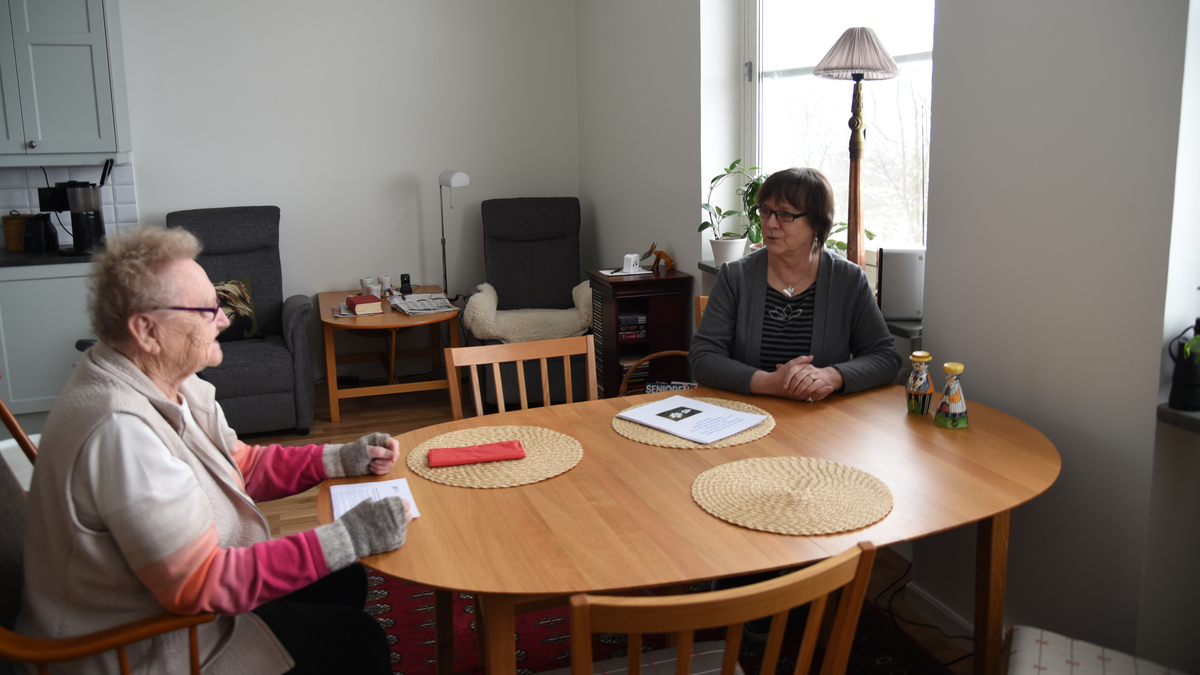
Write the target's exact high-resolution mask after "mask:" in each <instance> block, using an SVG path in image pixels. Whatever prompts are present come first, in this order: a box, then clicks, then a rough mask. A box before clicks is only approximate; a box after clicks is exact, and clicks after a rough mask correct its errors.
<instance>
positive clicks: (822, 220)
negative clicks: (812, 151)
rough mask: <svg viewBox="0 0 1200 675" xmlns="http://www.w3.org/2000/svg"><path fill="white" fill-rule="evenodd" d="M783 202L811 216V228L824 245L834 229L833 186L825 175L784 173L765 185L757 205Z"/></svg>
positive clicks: (813, 171)
mask: <svg viewBox="0 0 1200 675" xmlns="http://www.w3.org/2000/svg"><path fill="white" fill-rule="evenodd" d="M770 199H781V200H783V201H786V202H787V203H789V204H791V205H792V206H794V207H796V208H797V209H800V210H801V211H803V212H804V213H805V214H807V216H808V224H809V226H811V227H812V229H813V231H814V232H815V233H816V235H817V241H818V242H819V243H820V245H822V246H824V245H825V240H826V239H828V238H829V231H830V230H832V229H833V186H831V185H830V184H829V179H828V178H826V177H825V174H823V173H821V172H820V171H817V170H816V169H797V168H795V167H793V168H791V169H783V170H782V171H776V172H775V173H773V174H771V175H770V176H768V177H767V180H765V181H763V184H762V187H761V188H759V189H758V203H759V204H760V205H761V204H762V203H763V202H765V201H767V200H770Z"/></svg>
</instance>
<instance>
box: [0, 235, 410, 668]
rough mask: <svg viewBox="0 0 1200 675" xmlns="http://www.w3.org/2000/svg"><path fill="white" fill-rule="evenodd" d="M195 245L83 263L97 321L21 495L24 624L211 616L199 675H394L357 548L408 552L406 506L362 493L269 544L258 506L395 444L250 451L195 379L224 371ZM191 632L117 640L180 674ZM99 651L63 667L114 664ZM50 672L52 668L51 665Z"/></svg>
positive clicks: (139, 239) (360, 467)
mask: <svg viewBox="0 0 1200 675" xmlns="http://www.w3.org/2000/svg"><path fill="white" fill-rule="evenodd" d="M199 252H200V245H199V242H198V241H197V240H196V238H195V237H194V236H192V235H191V234H189V233H188V232H186V231H184V230H180V229H172V230H165V229H162V228H140V229H136V230H133V231H128V232H123V233H120V234H118V235H114V236H112V237H109V239H108V243H107V248H106V250H104V251H102V252H101V253H99V254H98V255H97V256H96V257H95V258H94V266H93V272H92V280H91V318H92V327H93V329H94V330H95V332H96V335H97V336H98V337H99V338H100V339H99V342H98V343H97V344H96V345H95V346H93V347H92V348H91V349H89V350H88V351H87V352H86V353H84V355H83V357H82V358H81V359H80V361H79V364H78V365H77V366H76V368H75V372H74V373H73V374H72V376H71V379H70V381H69V382H67V385H66V387H65V388H64V389H63V392H62V394H61V395H60V396H59V398H58V401H57V402H56V403H55V405H54V409H53V410H51V412H50V416H49V418H48V419H47V420H46V424H45V429H44V431H43V433H42V440H41V444H40V445H41V447H40V452H39V454H38V460H37V470H36V471H35V472H34V476H33V482H32V486H31V489H30V493H29V504H28V528H27V530H26V532H27V535H26V543H25V575H26V576H25V595H24V599H23V602H22V608H21V614H20V616H19V618H18V623H17V629H18V631H19V632H21V633H23V634H25V635H29V636H33V637H52V638H61V637H69V636H73V635H79V634H82V633H88V632H91V631H95V630H100V629H103V628H107V627H110V626H114V625H118V624H122V623H125V622H128V621H131V620H134V619H138V618H142V617H148V616H151V615H154V614H160V613H162V612H163V611H167V612H174V613H179V614H196V613H200V612H212V613H215V614H217V615H218V616H217V619H216V620H215V621H213V622H212V623H208V624H204V625H202V626H200V627H199V631H200V650H201V661H202V663H203V664H204V672H205V673H256V674H257V673H282V672H285V671H287V672H294V673H332V672H348V673H390V672H392V668H391V657H390V648H389V647H388V643H387V637H386V635H385V634H384V633H383V631H382V629H381V628H380V627H379V624H378V623H377V622H376V621H375V619H373V618H372V617H370V616H368V615H367V614H365V613H364V612H363V604H364V600H365V597H366V590H367V589H366V575H365V573H364V571H363V569H362V568H361V566H359V565H358V564H357V560H358V559H359V558H361V557H364V556H368V555H373V554H377V553H383V552H385V551H390V550H393V549H395V548H397V547H399V546H400V545H401V544H403V543H404V535H405V530H406V527H407V523H408V515H407V513H408V511H407V508H406V504H405V503H404V502H403V501H402V500H400V499H398V498H396V497H391V498H388V499H384V500H380V501H368V502H364V503H362V504H359V505H358V506H356V507H355V508H353V509H351V510H350V511H349V512H347V513H346V514H345V515H343V516H342V517H341V518H339V519H338V520H336V521H334V522H333V523H331V524H329V525H324V526H321V527H318V528H316V529H314V530H309V531H307V532H300V533H297V534H292V535H288V536H285V537H281V538H279V539H272V538H271V533H270V529H269V528H268V525H267V521H266V518H264V516H263V514H262V513H261V512H260V511H259V510H258V508H256V507H255V500H260V499H277V498H279V497H285V496H288V495H291V494H296V493H298V492H302V491H304V490H307V489H308V488H310V487H312V486H314V485H316V484H317V483H320V482H321V481H322V480H324V479H325V478H330V477H337V476H353V475H365V474H368V473H375V474H385V473H387V472H388V471H390V470H391V468H392V466H393V464H394V463H395V460H396V458H397V455H398V453H399V446H398V444H397V443H396V441H395V439H392V438H389V437H388V436H387V435H386V434H382V433H374V434H369V435H367V436H364V437H363V438H360V439H359V440H357V441H354V442H352V443H346V444H344V445H335V444H326V445H305V446H300V447H282V446H279V445H267V446H259V445H248V444H246V443H243V442H241V441H239V440H238V439H237V438H236V436H235V434H234V432H233V430H232V429H230V428H229V426H228V425H227V424H226V422H225V417H224V415H223V414H222V412H221V408H220V406H219V405H217V403H216V401H215V399H214V391H213V387H212V385H211V384H209V383H207V382H205V381H203V380H201V379H199V378H198V377H197V376H196V373H197V372H199V371H200V370H203V369H204V368H207V367H209V366H214V365H217V364H219V363H220V362H221V358H222V354H221V345H220V343H219V342H217V340H216V338H217V334H218V333H220V332H221V330H222V329H223V328H225V327H226V326H228V325H229V320H228V319H227V318H226V316H225V314H224V312H222V311H221V309H220V306H219V305H218V303H217V296H216V291H215V289H214V288H213V284H212V283H211V282H210V281H209V280H208V277H207V276H206V275H205V273H204V270H203V269H201V268H200V266H199V265H198V264H196V262H195V260H194V258H195V257H196V255H197V254H199ZM186 654H187V634H186V632H182V631H177V632H175V633H171V634H167V635H163V636H159V637H156V638H152V639H150V640H144V641H142V642H140V643H138V644H136V645H134V646H133V647H131V648H130V653H129V657H130V661H131V665H132V666H133V670H134V671H135V672H138V673H173V672H181V671H183V672H185V671H186V667H187V658H186ZM115 667H116V657H115V656H114V655H112V654H111V653H110V654H107V655H102V656H99V657H95V658H92V659H85V660H80V661H72V662H68V663H66V664H64V666H63V671H62V672H81V673H82V672H87V673H99V672H110V671H113V670H114V669H115ZM56 672H58V671H56Z"/></svg>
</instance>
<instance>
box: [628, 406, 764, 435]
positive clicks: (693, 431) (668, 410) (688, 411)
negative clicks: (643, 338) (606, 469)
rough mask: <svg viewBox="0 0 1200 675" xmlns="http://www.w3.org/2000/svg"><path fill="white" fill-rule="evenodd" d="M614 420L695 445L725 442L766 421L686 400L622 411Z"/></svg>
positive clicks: (739, 412) (750, 414)
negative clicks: (664, 433) (641, 426)
mask: <svg viewBox="0 0 1200 675" xmlns="http://www.w3.org/2000/svg"><path fill="white" fill-rule="evenodd" d="M617 417H620V418H621V419H625V420H629V421H630V422H637V423H638V424H644V425H646V426H648V427H653V428H655V429H659V430H660V431H665V432H667V433H668V434H672V435H674V436H678V437H680V438H686V439H687V440H689V441H694V442H696V443H712V442H714V441H719V440H721V439H722V438H728V437H729V436H732V435H734V434H736V433H738V432H739V431H745V430H746V429H749V428H751V427H753V426H755V425H757V424H759V423H760V422H762V421H763V420H765V419H766V418H767V416H766V415H756V414H753V413H746V412H742V411H740V410H733V409H731V408H726V407H725V406H720V405H716V404H713V403H706V402H704V401H697V400H696V399H694V398H688V397H686V396H672V397H670V398H664V399H662V400H661V401H655V402H653V403H648V404H646V405H643V406H639V407H637V408H626V409H625V410H622V411H621V412H619V413H617Z"/></svg>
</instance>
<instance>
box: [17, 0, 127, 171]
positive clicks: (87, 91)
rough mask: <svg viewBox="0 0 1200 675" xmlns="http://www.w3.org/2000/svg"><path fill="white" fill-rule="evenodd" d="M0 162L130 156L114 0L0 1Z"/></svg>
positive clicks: (61, 162)
mask: <svg viewBox="0 0 1200 675" xmlns="http://www.w3.org/2000/svg"><path fill="white" fill-rule="evenodd" d="M0 11H2V13H0V98H2V99H3V101H2V102H0V107H2V108H3V115H4V118H3V124H2V125H0V131H3V134H2V136H0V166H49V165H81V164H101V163H103V162H104V160H105V159H107V158H109V157H114V158H116V160H117V162H118V163H121V164H123V163H127V162H128V161H129V151H130V149H131V146H130V141H129V111H128V107H127V101H126V97H125V68H124V65H123V57H122V52H121V35H120V17H119V16H118V13H117V2H116V0H0Z"/></svg>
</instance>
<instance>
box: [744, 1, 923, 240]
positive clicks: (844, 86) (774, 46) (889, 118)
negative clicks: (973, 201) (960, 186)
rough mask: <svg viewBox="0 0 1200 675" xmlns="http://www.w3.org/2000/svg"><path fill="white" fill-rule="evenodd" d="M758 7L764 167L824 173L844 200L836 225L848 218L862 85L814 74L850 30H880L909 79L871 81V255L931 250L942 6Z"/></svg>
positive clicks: (867, 106)
mask: <svg viewBox="0 0 1200 675" xmlns="http://www.w3.org/2000/svg"><path fill="white" fill-rule="evenodd" d="M758 3H759V13H758V16H759V17H760V30H759V31H758V35H759V42H758V54H759V57H758V59H757V61H758V63H759V64H760V65H759V78H758V82H759V85H760V86H759V87H758V91H757V92H755V93H756V94H757V111H758V112H757V133H756V134H755V143H756V146H757V152H756V156H757V157H758V161H757V164H758V166H760V167H762V168H763V170H764V171H766V172H768V173H769V172H772V171H777V170H779V169H785V168H788V167H792V166H808V167H814V168H817V169H820V170H821V171H822V172H823V173H824V174H825V175H826V176H828V178H829V181H830V182H831V183H832V184H833V189H834V194H835V195H836V197H837V207H838V211H837V216H836V218H835V220H836V221H845V220H846V213H847V211H846V196H847V194H848V183H849V173H850V158H849V150H848V145H849V142H850V128H849V127H848V126H847V122H848V121H849V119H850V99H851V95H852V93H853V83H852V82H850V81H841V80H826V79H822V78H818V77H815V76H814V75H813V74H812V71H813V68H815V67H816V65H817V63H818V62H819V61H820V60H821V58H822V57H824V56H825V53H826V52H828V51H829V48H830V47H832V46H833V43H834V42H836V41H837V39H838V37H840V36H841V34H842V33H843V32H844V31H845V30H846V29H847V28H849V27H851V26H864V25H865V26H870V27H871V28H872V29H873V30H874V31H875V33H876V34H877V35H878V36H879V39H880V41H881V42H883V45H884V46H885V47H886V48H887V50H888V53H890V54H891V55H892V58H894V59H895V60H896V63H897V64H898V65H899V66H900V76H899V77H897V78H895V79H892V80H877V81H869V82H864V83H863V117H864V119H865V121H866V125H867V126H866V152H865V154H864V156H863V159H862V199H863V225H864V227H865V228H866V229H867V230H869V231H871V232H873V233H875V235H876V238H875V239H874V240H873V241H871V242H869V243H868V248H878V247H879V246H895V247H913V246H924V244H925V204H926V200H925V197H926V194H927V186H928V174H929V172H928V160H929V116H930V107H929V102H930V93H931V89H932V78H933V4H934V3H933V0H905V1H903V2H897V1H896V0H859V1H858V2H855V3H852V4H845V3H835V2H814V1H812V0H758ZM841 237H842V238H843V240H844V237H845V235H844V234H843V235H841Z"/></svg>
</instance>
